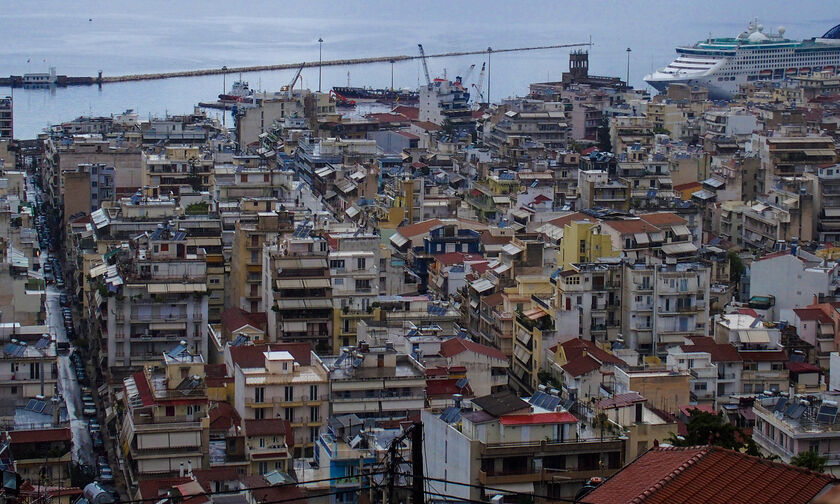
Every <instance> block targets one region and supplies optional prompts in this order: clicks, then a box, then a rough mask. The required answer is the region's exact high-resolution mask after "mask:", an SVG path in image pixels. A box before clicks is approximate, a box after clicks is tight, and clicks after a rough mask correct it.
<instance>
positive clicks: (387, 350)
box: [322, 342, 426, 419]
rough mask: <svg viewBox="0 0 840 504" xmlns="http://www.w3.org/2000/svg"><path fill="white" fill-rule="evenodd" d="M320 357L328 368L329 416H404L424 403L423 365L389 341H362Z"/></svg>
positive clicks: (417, 409) (414, 412)
mask: <svg viewBox="0 0 840 504" xmlns="http://www.w3.org/2000/svg"><path fill="white" fill-rule="evenodd" d="M322 360H323V362H324V365H326V366H327V367H328V368H329V370H330V378H329V379H330V391H329V393H330V400H329V403H330V408H331V411H330V416H340V415H345V414H350V413H355V414H357V415H358V416H359V417H361V418H377V419H404V418H409V417H410V416H411V415H414V414H417V412H419V411H420V410H422V409H423V407H424V405H425V390H426V370H425V368H424V367H423V366H422V365H421V364H420V363H419V362H418V361H417V360H415V359H414V357H412V356H410V355H405V354H402V353H400V352H398V351H397V350H395V349H394V347H393V345H392V344H390V343H386V344H385V346H380V347H375V346H370V345H368V344H367V343H365V342H362V343H360V344H359V346H357V347H355V348H346V349H342V351H341V353H340V354H339V355H337V356H329V357H323V359H322Z"/></svg>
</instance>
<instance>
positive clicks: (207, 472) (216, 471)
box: [193, 467, 239, 490]
mask: <svg viewBox="0 0 840 504" xmlns="http://www.w3.org/2000/svg"><path fill="white" fill-rule="evenodd" d="M193 476H195V479H196V480H197V481H198V482H199V484H201V486H203V487H204V488H205V489H207V490H212V489H213V485H211V483H214V482H216V481H220V482H221V481H238V480H239V473H238V472H237V471H236V468H235V467H211V468H210V469H193Z"/></svg>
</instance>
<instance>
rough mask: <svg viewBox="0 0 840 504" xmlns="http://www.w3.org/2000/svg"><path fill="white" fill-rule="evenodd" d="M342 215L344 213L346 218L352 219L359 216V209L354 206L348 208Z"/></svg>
mask: <svg viewBox="0 0 840 504" xmlns="http://www.w3.org/2000/svg"><path fill="white" fill-rule="evenodd" d="M344 213H346V214H347V216H348V217H350V218H351V219H352V218H353V217H355V216H357V215H359V209H358V208H356V207H354V206H351V207H348V208H347V210H345V211H344Z"/></svg>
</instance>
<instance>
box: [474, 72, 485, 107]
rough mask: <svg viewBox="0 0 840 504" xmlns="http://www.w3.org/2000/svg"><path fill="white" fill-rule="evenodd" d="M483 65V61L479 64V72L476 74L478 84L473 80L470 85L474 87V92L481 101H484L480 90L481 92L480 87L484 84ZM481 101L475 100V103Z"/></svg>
mask: <svg viewBox="0 0 840 504" xmlns="http://www.w3.org/2000/svg"><path fill="white" fill-rule="evenodd" d="M484 65H485V63H482V64H481V72H479V74H478V84H476V83H475V82H473V85H472V87H474V88H475V93H476V95H478V99H479V100H481V102H483V101H484V94H482V92H481V87H482V85H483V84H484ZM481 102H479V101H478V100H476V103H481Z"/></svg>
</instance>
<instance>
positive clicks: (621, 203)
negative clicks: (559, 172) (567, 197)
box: [577, 170, 630, 211]
mask: <svg viewBox="0 0 840 504" xmlns="http://www.w3.org/2000/svg"><path fill="white" fill-rule="evenodd" d="M577 186H578V195H579V199H578V204H577V208H580V209H585V208H611V209H613V210H625V211H626V210H629V208H630V188H629V187H627V184H626V183H624V182H622V181H619V180H610V177H609V174H608V173H607V172H605V171H600V170H580V171H579V172H578V184H577Z"/></svg>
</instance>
